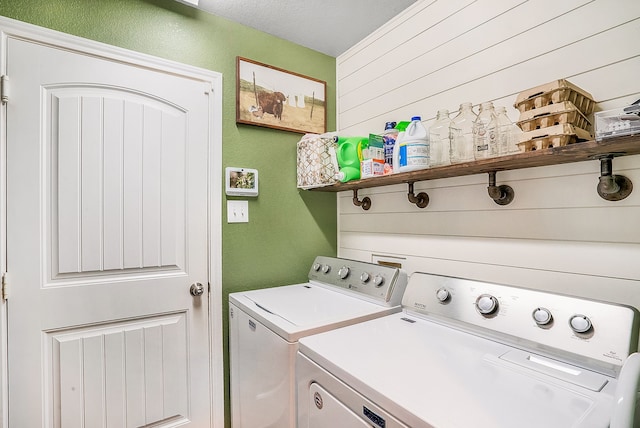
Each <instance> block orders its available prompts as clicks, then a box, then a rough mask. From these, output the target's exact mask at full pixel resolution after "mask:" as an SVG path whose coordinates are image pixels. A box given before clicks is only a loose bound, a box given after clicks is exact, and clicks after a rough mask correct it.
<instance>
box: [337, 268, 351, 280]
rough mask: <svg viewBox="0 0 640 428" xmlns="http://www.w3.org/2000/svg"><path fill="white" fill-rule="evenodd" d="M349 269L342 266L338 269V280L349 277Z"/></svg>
mask: <svg viewBox="0 0 640 428" xmlns="http://www.w3.org/2000/svg"><path fill="white" fill-rule="evenodd" d="M349 272H350V271H349V268H348V267H346V266H342V267H341V268H340V270H339V271H338V276H339V277H340V279H345V278H346V277H348V276H349Z"/></svg>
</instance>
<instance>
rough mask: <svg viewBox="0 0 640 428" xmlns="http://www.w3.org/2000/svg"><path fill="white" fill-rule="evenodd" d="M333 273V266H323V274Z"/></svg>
mask: <svg viewBox="0 0 640 428" xmlns="http://www.w3.org/2000/svg"><path fill="white" fill-rule="evenodd" d="M330 271H331V266H329V265H323V266H322V273H324V274H327V273H329V272H330Z"/></svg>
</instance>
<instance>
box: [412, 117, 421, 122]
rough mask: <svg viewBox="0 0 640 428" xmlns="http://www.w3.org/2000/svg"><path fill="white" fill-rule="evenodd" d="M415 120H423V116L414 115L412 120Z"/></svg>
mask: <svg viewBox="0 0 640 428" xmlns="http://www.w3.org/2000/svg"><path fill="white" fill-rule="evenodd" d="M414 120H422V118H421V117H420V116H413V117H412V118H411V121H412V122H413V121H414Z"/></svg>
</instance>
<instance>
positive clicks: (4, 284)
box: [2, 272, 9, 301]
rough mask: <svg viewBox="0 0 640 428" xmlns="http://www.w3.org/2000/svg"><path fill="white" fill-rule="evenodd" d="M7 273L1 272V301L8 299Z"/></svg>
mask: <svg viewBox="0 0 640 428" xmlns="http://www.w3.org/2000/svg"><path fill="white" fill-rule="evenodd" d="M8 276H9V274H8V273H7V272H4V273H3V274H2V301H5V300H8V299H9V278H8Z"/></svg>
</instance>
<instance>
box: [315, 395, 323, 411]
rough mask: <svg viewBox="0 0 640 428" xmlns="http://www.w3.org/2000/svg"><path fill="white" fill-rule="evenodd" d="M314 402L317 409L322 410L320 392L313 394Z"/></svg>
mask: <svg viewBox="0 0 640 428" xmlns="http://www.w3.org/2000/svg"><path fill="white" fill-rule="evenodd" d="M313 402H314V403H316V407H317V408H318V409H320V410H322V395H320V393H319V392H316V393H315V394H313Z"/></svg>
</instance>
